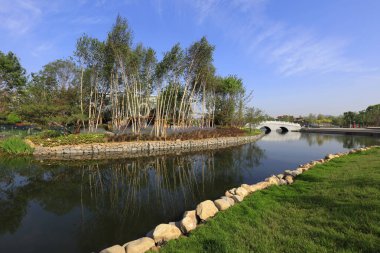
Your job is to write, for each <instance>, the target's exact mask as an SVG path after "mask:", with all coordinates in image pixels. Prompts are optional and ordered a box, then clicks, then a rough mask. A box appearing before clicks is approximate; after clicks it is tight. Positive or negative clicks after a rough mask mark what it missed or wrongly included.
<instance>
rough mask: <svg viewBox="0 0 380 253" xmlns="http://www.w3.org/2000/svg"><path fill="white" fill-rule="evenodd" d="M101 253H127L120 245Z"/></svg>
mask: <svg viewBox="0 0 380 253" xmlns="http://www.w3.org/2000/svg"><path fill="white" fill-rule="evenodd" d="M100 253H125V249H124V247H122V246H120V245H114V246H112V247H109V248H106V249H104V250H102V251H100Z"/></svg>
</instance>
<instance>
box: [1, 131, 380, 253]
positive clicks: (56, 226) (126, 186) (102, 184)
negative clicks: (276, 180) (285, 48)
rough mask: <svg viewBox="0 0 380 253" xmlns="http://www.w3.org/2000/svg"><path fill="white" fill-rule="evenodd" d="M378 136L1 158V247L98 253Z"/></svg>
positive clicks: (278, 138)
mask: <svg viewBox="0 0 380 253" xmlns="http://www.w3.org/2000/svg"><path fill="white" fill-rule="evenodd" d="M379 143H380V140H379V139H375V138H373V137H362V136H344V135H321V134H302V133H290V132H289V133H286V134H285V135H282V134H279V133H277V132H272V133H270V134H269V135H267V136H265V137H264V138H263V139H261V140H260V141H258V142H256V143H250V144H246V145H242V146H239V147H232V148H226V149H221V150H216V151H202V152H199V153H192V154H182V155H170V156H168V155H167V156H157V157H145V158H139V159H117V160H111V159H110V160H101V161H75V162H69V161H47V160H44V161H39V160H34V159H31V158H13V159H10V158H0V252H96V251H99V250H101V249H103V248H105V247H108V246H111V245H113V244H124V243H125V242H127V241H130V240H134V239H137V238H139V237H141V236H144V235H145V234H146V233H147V232H148V231H149V230H151V229H152V228H154V227H155V226H156V225H158V224H160V223H167V222H170V221H176V220H179V218H180V217H181V215H182V214H183V212H184V211H185V210H191V209H194V207H195V206H196V204H197V203H199V202H200V201H202V200H205V199H216V198H218V197H219V196H221V195H223V194H224V192H225V190H226V189H229V188H232V187H236V186H238V185H240V184H242V183H248V184H252V183H255V182H258V181H260V180H263V179H264V178H266V177H268V176H270V175H272V174H277V173H281V172H283V171H284V170H285V169H292V168H295V167H296V166H297V165H299V164H300V163H306V162H309V161H310V160H315V159H320V158H322V157H324V156H325V155H326V154H328V153H336V152H340V151H344V150H347V149H351V148H356V147H364V146H368V145H374V144H379Z"/></svg>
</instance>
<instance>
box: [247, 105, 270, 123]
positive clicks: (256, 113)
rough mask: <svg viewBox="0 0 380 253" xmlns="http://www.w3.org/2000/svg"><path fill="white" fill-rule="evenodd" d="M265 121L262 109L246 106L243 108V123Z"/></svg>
mask: <svg viewBox="0 0 380 253" xmlns="http://www.w3.org/2000/svg"><path fill="white" fill-rule="evenodd" d="M262 121H265V114H264V112H263V111H262V110H260V109H259V108H255V107H247V108H246V110H245V123H249V124H253V125H256V124H259V123H260V122H262Z"/></svg>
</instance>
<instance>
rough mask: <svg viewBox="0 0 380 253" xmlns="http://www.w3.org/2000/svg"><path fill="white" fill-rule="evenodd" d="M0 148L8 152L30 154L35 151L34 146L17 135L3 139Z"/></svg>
mask: <svg viewBox="0 0 380 253" xmlns="http://www.w3.org/2000/svg"><path fill="white" fill-rule="evenodd" d="M0 148H1V149H2V150H3V151H4V152H6V153H8V154H20V155H29V154H32V153H33V148H31V147H30V146H29V145H28V144H26V143H25V142H24V140H23V139H21V138H20V137H17V136H13V137H9V138H7V139H5V140H4V141H2V142H1V143H0Z"/></svg>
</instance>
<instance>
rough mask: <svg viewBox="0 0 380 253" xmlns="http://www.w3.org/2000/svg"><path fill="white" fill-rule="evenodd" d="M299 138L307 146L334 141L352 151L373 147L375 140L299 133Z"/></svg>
mask: <svg viewBox="0 0 380 253" xmlns="http://www.w3.org/2000/svg"><path fill="white" fill-rule="evenodd" d="M300 138H301V139H304V140H306V142H307V143H308V145H309V146H313V145H318V146H322V145H324V144H325V143H326V142H331V141H336V142H339V143H341V144H342V145H343V148H347V149H352V148H355V147H365V146H369V145H373V144H374V141H375V140H376V139H375V138H372V137H367V138H366V137H358V136H354V135H329V134H324V135H323V134H309V133H301V134H300ZM375 142H376V141H375Z"/></svg>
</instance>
